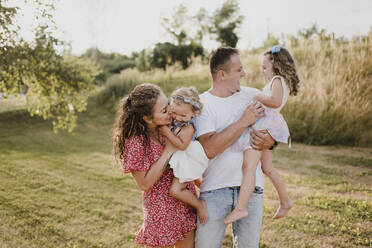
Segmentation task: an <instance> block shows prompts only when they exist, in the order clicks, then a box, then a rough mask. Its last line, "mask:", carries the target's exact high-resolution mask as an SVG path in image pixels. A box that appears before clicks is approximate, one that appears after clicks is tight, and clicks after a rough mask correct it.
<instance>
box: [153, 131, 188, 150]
mask: <svg viewBox="0 0 372 248" xmlns="http://www.w3.org/2000/svg"><path fill="white" fill-rule="evenodd" d="M160 131H161V133H162V134H163V135H164V136H165V137H167V139H168V140H169V141H170V142H171V143H172V145H173V146H174V147H176V148H177V149H178V150H181V151H183V150H185V149H186V148H187V147H188V146H189V144H190V142H191V139H192V136H193V135H194V127H193V125H188V126H185V127H182V129H181V131H180V132H179V133H178V135H175V134H174V133H173V132H172V131H171V130H170V129H169V127H167V126H163V127H161V129H160Z"/></svg>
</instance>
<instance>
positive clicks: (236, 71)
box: [224, 54, 245, 93]
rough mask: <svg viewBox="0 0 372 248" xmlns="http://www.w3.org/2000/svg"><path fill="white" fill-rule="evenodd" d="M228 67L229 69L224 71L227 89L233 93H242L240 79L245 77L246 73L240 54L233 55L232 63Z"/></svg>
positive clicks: (231, 57)
mask: <svg viewBox="0 0 372 248" xmlns="http://www.w3.org/2000/svg"><path fill="white" fill-rule="evenodd" d="M226 67H227V69H226V71H224V81H225V82H226V86H227V88H228V89H229V91H231V93H235V92H237V91H240V79H241V78H243V77H244V76H245V71H244V69H243V64H242V61H241V60H240V56H239V54H233V55H231V56H230V62H229V64H227V66H226Z"/></svg>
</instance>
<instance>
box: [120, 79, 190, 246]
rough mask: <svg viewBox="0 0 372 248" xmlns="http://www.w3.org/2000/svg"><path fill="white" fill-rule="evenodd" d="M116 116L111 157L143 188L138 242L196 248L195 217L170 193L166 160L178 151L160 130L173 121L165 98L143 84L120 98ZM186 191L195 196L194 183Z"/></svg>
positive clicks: (171, 178)
mask: <svg viewBox="0 0 372 248" xmlns="http://www.w3.org/2000/svg"><path fill="white" fill-rule="evenodd" d="M117 115H118V116H117V123H116V127H115V129H114V134H113V139H114V147H115V154H116V156H117V157H118V158H119V159H120V160H121V162H122V163H123V168H124V172H125V173H129V172H130V173H131V174H132V176H133V177H134V179H135V181H136V183H137V185H138V186H139V187H140V188H141V189H142V190H143V194H142V197H143V210H144V211H143V213H144V216H143V217H144V218H143V219H144V220H143V224H142V227H141V229H140V231H139V233H138V235H137V237H136V240H135V241H136V243H138V244H145V245H147V246H150V247H173V246H175V247H176V248H177V247H194V230H195V228H196V216H195V213H194V211H193V209H192V208H191V207H189V206H188V205H186V204H184V203H182V202H180V201H178V200H176V199H174V198H172V197H171V196H170V195H169V188H170V186H171V184H172V180H173V173H172V170H171V169H170V168H169V167H168V161H169V159H170V157H171V156H172V154H173V152H175V151H176V149H175V148H174V147H173V146H172V145H171V144H170V143H166V139H165V137H164V136H162V135H161V134H160V132H159V128H160V127H161V126H163V125H169V124H170V123H171V121H172V119H171V115H170V113H169V107H168V99H167V98H166V97H165V95H164V93H163V92H162V91H161V89H160V88H159V87H158V86H156V85H153V84H148V83H145V84H141V85H138V86H137V87H135V88H134V89H133V91H132V92H131V93H130V94H129V96H128V97H127V98H124V99H122V100H121V103H120V106H119V110H118V113H117ZM188 189H189V190H191V191H192V192H193V193H194V194H196V192H195V187H194V184H193V183H190V184H189V185H188Z"/></svg>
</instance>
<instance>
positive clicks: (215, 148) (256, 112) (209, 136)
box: [198, 102, 264, 159]
mask: <svg viewBox="0 0 372 248" xmlns="http://www.w3.org/2000/svg"><path fill="white" fill-rule="evenodd" d="M263 112H264V110H263V107H262V105H261V104H260V103H258V102H254V103H252V104H250V105H248V107H247V108H246V109H245V111H244V113H243V115H242V117H241V118H240V119H239V120H238V121H237V122H235V123H234V124H232V125H231V126H229V127H228V128H226V129H225V130H223V131H222V132H220V133H216V132H210V133H206V134H203V135H201V136H200V137H199V138H198V140H199V142H200V144H201V145H202V146H203V148H204V151H205V153H206V155H207V157H208V159H213V158H214V157H216V156H217V155H218V154H220V153H222V152H223V151H224V150H226V149H227V148H228V147H229V146H230V145H232V144H233V143H234V142H235V140H236V139H237V138H238V137H239V136H240V135H241V134H242V132H243V131H244V130H245V129H246V128H248V127H249V125H251V124H253V123H254V122H255V121H256V120H257V119H258V118H259V117H262V116H263Z"/></svg>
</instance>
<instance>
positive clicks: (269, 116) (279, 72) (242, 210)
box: [224, 46, 299, 224]
mask: <svg viewBox="0 0 372 248" xmlns="http://www.w3.org/2000/svg"><path fill="white" fill-rule="evenodd" d="M262 69H263V73H264V75H265V76H266V78H267V80H268V81H269V83H268V84H267V85H266V86H265V87H264V89H263V90H262V93H259V94H257V95H256V96H255V97H254V98H253V100H254V101H259V102H261V103H262V104H264V106H265V117H262V118H260V119H259V120H257V121H256V123H255V124H254V125H253V126H252V128H253V129H255V130H264V129H266V130H268V132H269V133H270V135H271V136H272V137H273V139H274V140H275V141H276V142H284V143H287V142H288V139H289V138H290V136H289V130H288V127H287V124H286V122H285V120H284V119H283V117H282V115H281V114H280V110H281V109H282V108H283V107H284V105H285V103H286V102H287V99H288V96H289V95H296V94H297V90H298V84H299V79H298V76H297V72H296V67H295V64H294V61H293V59H292V56H291V55H290V54H289V52H288V51H287V49H285V48H281V47H279V46H274V47H273V48H272V50H270V51H268V52H266V53H265V54H264V60H263V66H262ZM233 149H234V150H240V151H241V150H244V161H243V173H244V177H243V181H242V185H241V187H240V194H239V197H238V201H237V204H236V206H235V208H234V210H233V211H232V212H231V213H230V214H229V215H227V216H226V218H225V219H224V223H225V224H228V223H231V222H234V221H236V220H239V219H241V218H245V217H246V216H248V212H247V205H248V201H249V198H250V196H251V194H252V192H253V190H254V185H255V175H256V168H257V164H258V162H259V160H261V162H262V170H263V172H264V173H265V174H266V175H267V176H268V177H269V178H270V179H271V181H272V182H273V184H274V187H275V189H276V190H277V192H278V194H279V198H280V207H279V208H278V210H277V211H276V213H275V215H274V217H273V218H274V219H278V218H281V217H284V216H285V215H287V213H288V211H289V210H290V209H291V208H292V206H293V203H292V202H291V200H290V199H289V197H288V193H287V191H286V187H285V183H284V181H283V179H282V178H281V176H280V174H279V172H278V171H277V170H276V169H275V168H274V167H273V164H272V152H271V151H270V150H266V151H257V150H253V149H252V147H251V146H250V135H249V130H248V129H247V130H246V131H244V133H243V134H242V135H241V136H240V137H239V138H238V140H237V141H236V142H235V143H234V144H233Z"/></svg>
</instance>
